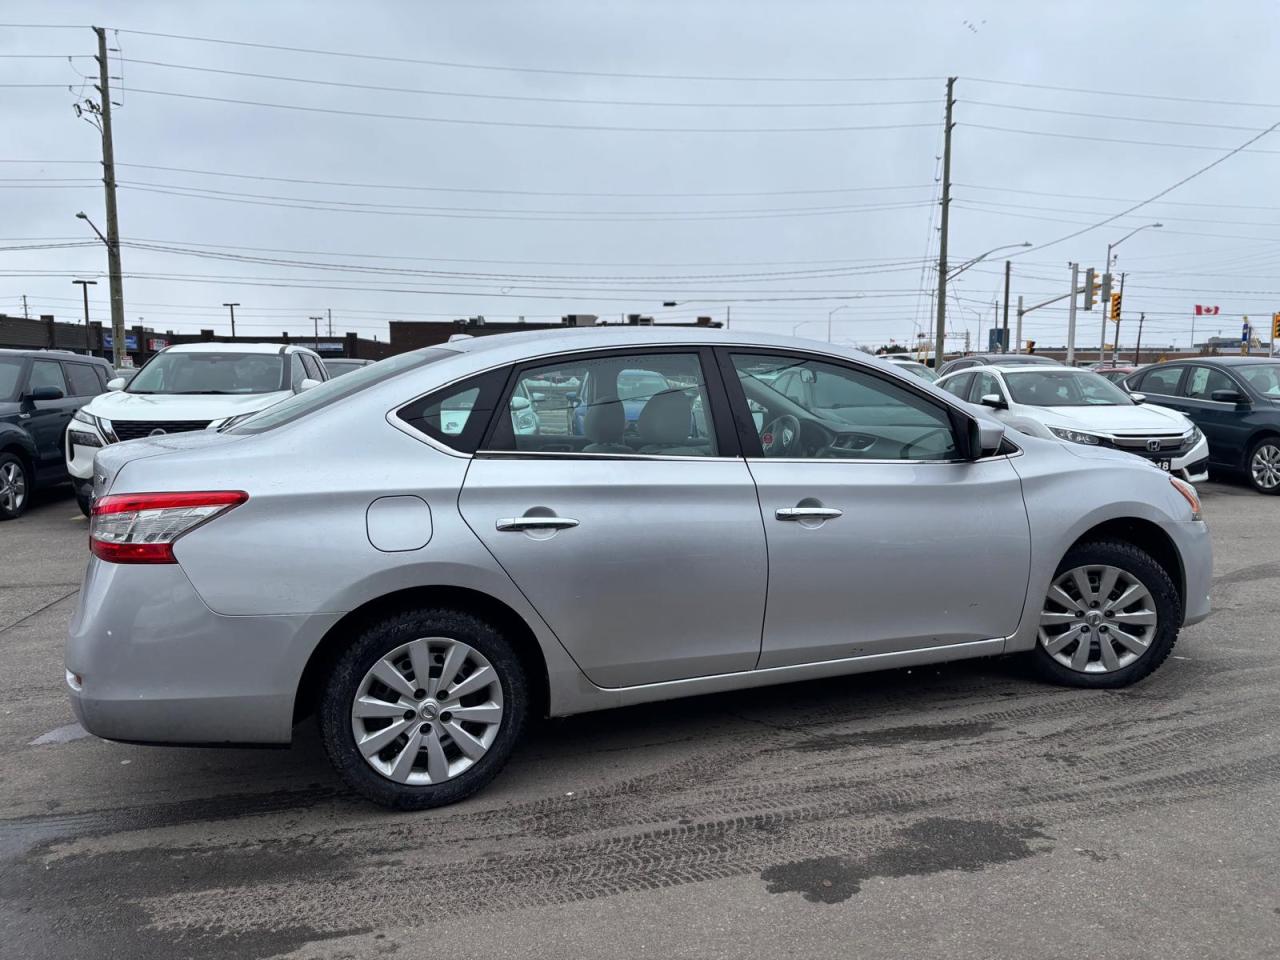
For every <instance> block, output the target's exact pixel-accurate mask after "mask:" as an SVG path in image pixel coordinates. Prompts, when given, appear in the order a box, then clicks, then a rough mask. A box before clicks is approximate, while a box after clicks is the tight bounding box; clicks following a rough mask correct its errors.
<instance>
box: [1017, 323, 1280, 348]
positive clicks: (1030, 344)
mask: <svg viewBox="0 0 1280 960" xmlns="http://www.w3.org/2000/svg"><path fill="white" fill-rule="evenodd" d="M1276 316H1277V317H1280V313H1278V314H1276ZM1276 323H1277V324H1280V320H1277V321H1276ZM1035 352H1036V342H1035V341H1034V340H1028V341H1027V353H1035Z"/></svg>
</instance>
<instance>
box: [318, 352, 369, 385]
mask: <svg viewBox="0 0 1280 960" xmlns="http://www.w3.org/2000/svg"><path fill="white" fill-rule="evenodd" d="M321 362H322V363H323V364H324V368H325V370H327V371H328V373H329V379H330V380H332V379H333V378H334V377H340V376H342V375H343V374H344V373H354V372H355V371H357V370H359V369H360V368H361V367H367V366H368V365H369V364H371V363H373V361H372V360H357V359H355V358H354V357H326V358H325V359H324V360H323V361H321Z"/></svg>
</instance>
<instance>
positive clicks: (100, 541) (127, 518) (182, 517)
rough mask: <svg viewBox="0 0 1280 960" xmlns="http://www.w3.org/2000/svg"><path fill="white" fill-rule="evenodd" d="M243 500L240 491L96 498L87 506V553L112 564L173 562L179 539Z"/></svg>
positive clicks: (123, 494) (131, 494) (243, 496)
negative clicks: (90, 509) (88, 508)
mask: <svg viewBox="0 0 1280 960" xmlns="http://www.w3.org/2000/svg"><path fill="white" fill-rule="evenodd" d="M248 499H249V495H248V494H247V493H245V492H244V491H243V490H203V491H194V492H187V493H122V494H115V495H112V496H107V497H101V498H99V499H97V500H95V501H94V503H93V515H92V517H91V519H90V521H89V549H90V550H92V551H93V555H94V556H95V557H98V558H100V559H102V560H110V561H111V562H112V563H177V559H176V558H175V557H174V555H173V544H174V542H175V541H176V540H177V539H178V538H179V537H181V536H183V535H184V534H187V533H190V532H191V531H192V530H194V529H195V528H196V527H198V526H200V525H201V524H203V523H207V522H208V521H210V520H212V519H213V518H214V517H216V516H218V515H219V514H222V513H225V512H226V511H228V510H230V509H232V508H233V507H236V506H239V505H240V504H242V503H244V502H245V501H246V500H248Z"/></svg>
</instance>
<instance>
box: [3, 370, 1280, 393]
mask: <svg viewBox="0 0 1280 960" xmlns="http://www.w3.org/2000/svg"><path fill="white" fill-rule="evenodd" d="M1236 369H1237V370H1238V371H1239V373H1240V376H1242V377H1244V379H1245V380H1246V381H1247V382H1248V384H1249V386H1251V387H1253V389H1254V390H1257V391H1258V393H1260V394H1262V395H1263V396H1264V397H1280V363H1251V364H1248V365H1247V366H1243V367H1237V368H1236ZM3 395H4V388H3V387H0V396H3Z"/></svg>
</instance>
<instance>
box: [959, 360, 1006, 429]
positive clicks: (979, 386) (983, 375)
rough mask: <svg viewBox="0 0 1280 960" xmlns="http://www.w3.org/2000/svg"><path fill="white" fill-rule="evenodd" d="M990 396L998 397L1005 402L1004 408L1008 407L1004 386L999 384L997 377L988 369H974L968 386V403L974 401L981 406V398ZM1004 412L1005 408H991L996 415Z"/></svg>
mask: <svg viewBox="0 0 1280 960" xmlns="http://www.w3.org/2000/svg"><path fill="white" fill-rule="evenodd" d="M991 396H995V397H999V398H1000V400H1001V401H1002V402H1003V403H1004V404H1005V409H1006V410H1007V409H1008V405H1009V398H1008V396H1006V394H1005V392H1004V387H1002V386H1001V385H1000V380H999V378H998V377H996V375H995V374H994V373H992V372H991V371H989V370H978V371H976V372H975V373H974V375H973V385H972V386H970V387H969V393H968V396H967V398H966V399H968V401H969V402H970V403H976V404H978V405H979V406H981V405H982V398H983V397H991ZM1004 412H1005V410H1000V409H995V410H992V413H993V414H995V415H996V416H998V417H999V416H1000V415H1001V414H1003V413H1004ZM1001 419H1004V417H1001Z"/></svg>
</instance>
